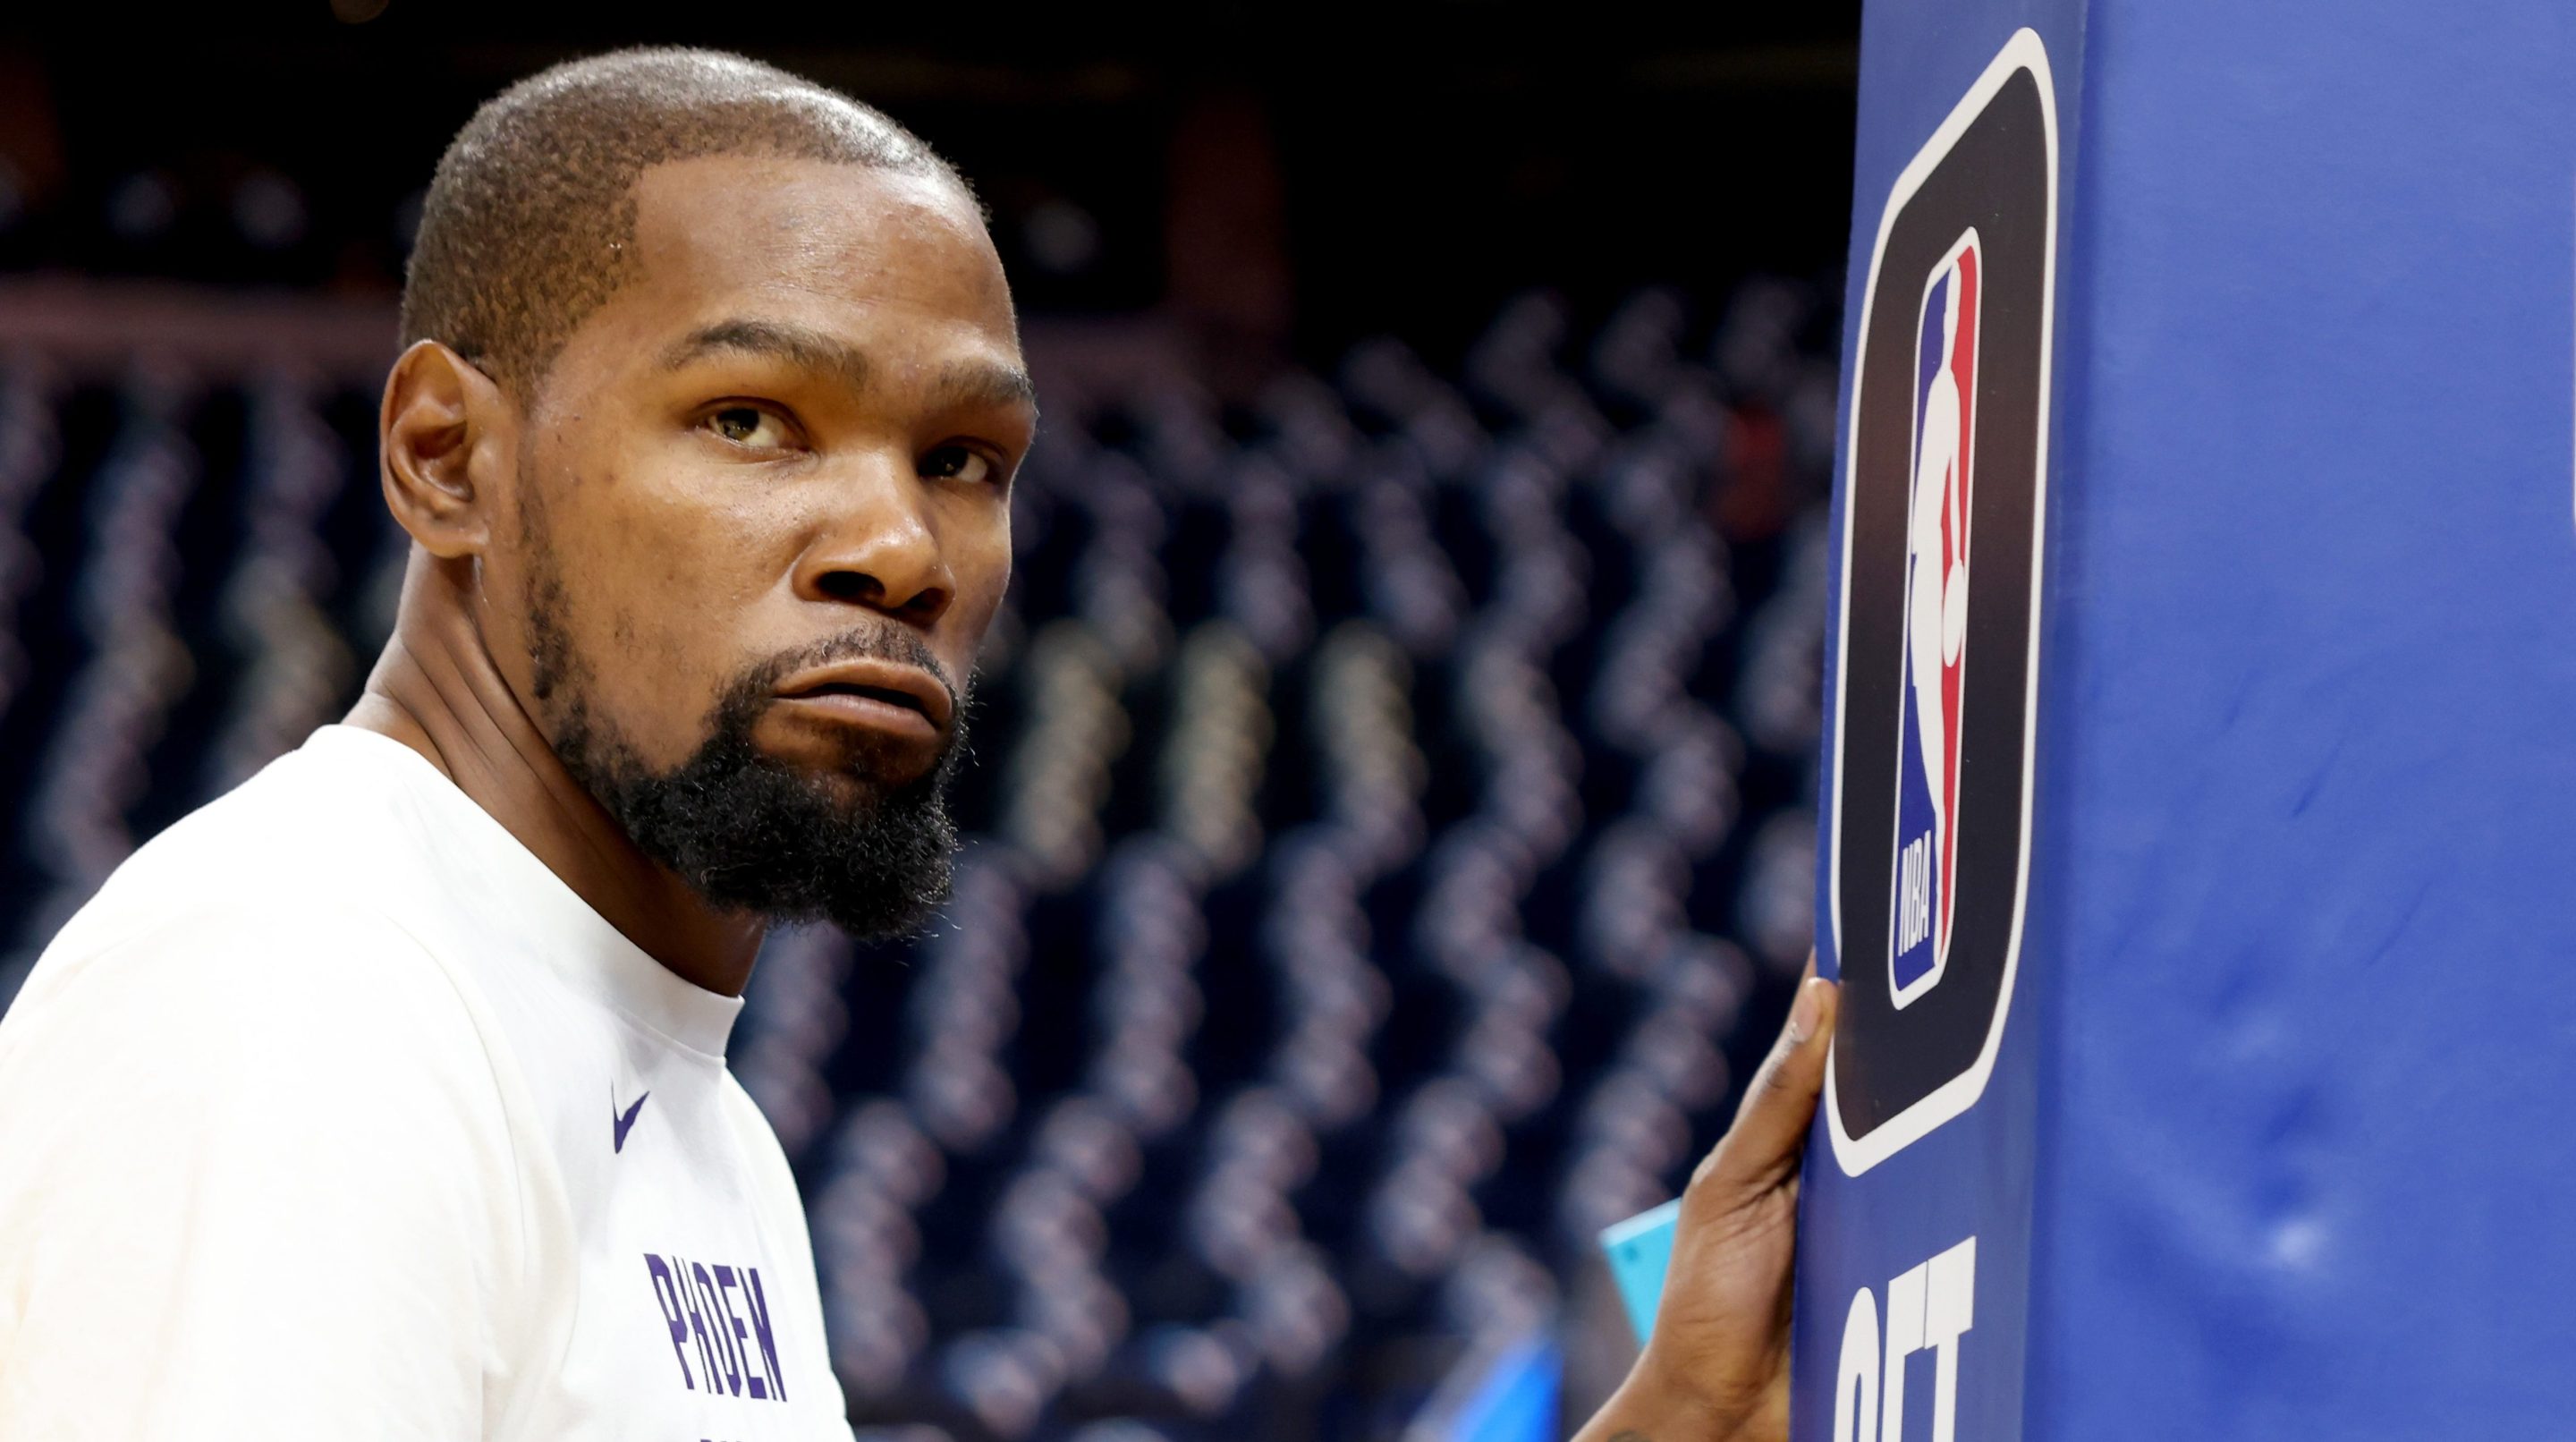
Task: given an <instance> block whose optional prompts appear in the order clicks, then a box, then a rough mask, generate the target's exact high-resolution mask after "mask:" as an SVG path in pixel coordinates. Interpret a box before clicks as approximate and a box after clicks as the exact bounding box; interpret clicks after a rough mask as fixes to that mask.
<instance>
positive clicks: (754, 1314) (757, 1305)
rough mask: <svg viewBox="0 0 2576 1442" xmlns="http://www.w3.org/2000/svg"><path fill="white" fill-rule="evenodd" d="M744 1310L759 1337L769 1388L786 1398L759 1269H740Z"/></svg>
mask: <svg viewBox="0 0 2576 1442" xmlns="http://www.w3.org/2000/svg"><path fill="white" fill-rule="evenodd" d="M742 1284H743V1290H742V1295H743V1299H744V1302H745V1308H744V1310H746V1311H748V1312H750V1313H751V1330H752V1334H753V1335H754V1336H756V1337H758V1338H759V1339H760V1360H761V1361H762V1362H763V1363H765V1364H767V1366H768V1369H769V1390H770V1393H771V1395H773V1396H775V1397H776V1398H777V1399H778V1400H779V1401H781V1402H784V1401H786V1400H787V1375H786V1374H785V1373H783V1372H781V1371H779V1370H778V1339H777V1337H775V1336H773V1335H772V1334H771V1333H770V1330H769V1294H768V1293H766V1292H763V1291H762V1290H761V1289H760V1269H759V1268H758V1267H745V1268H743V1269H742Z"/></svg>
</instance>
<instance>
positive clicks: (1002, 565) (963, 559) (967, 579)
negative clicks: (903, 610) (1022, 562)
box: [941, 503, 1011, 662]
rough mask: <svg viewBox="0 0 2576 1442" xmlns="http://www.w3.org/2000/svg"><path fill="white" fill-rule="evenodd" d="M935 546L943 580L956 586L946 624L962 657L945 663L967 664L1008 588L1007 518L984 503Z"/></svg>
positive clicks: (1003, 513)
mask: <svg viewBox="0 0 2576 1442" xmlns="http://www.w3.org/2000/svg"><path fill="white" fill-rule="evenodd" d="M941 540H942V544H943V545H944V546H945V547H946V549H947V551H948V570H949V574H950V576H952V577H953V578H954V579H955V581H956V583H957V599H956V601H955V602H954V603H953V604H952V605H951V606H950V608H949V620H950V621H951V622H952V623H953V626H954V630H955V632H956V633H957V639H958V641H959V644H960V645H961V646H962V647H963V649H964V652H965V654H964V656H963V657H962V658H947V659H952V660H955V659H962V660H964V661H967V662H972V661H973V660H974V654H975V652H976V650H977V649H979V648H980V647H981V646H982V644H983V640H984V633H985V631H987V630H988V629H990V628H991V626H992V624H993V617H994V614H995V613H996V612H998V611H1000V610H1001V608H1002V598H1003V596H1004V595H1006V594H1007V593H1008V592H1009V591H1010V588H1011V521H1010V512H1009V511H1008V510H1007V509H1006V508H1002V507H998V506H993V505H990V504H989V503H988V504H987V505H986V506H984V507H983V509H982V510H981V511H979V512H978V513H976V514H973V515H970V516H967V517H964V518H962V519H961V521H960V522H959V523H958V524H956V525H953V526H952V527H950V528H949V529H948V530H947V533H946V534H945V535H943V536H942V538H941Z"/></svg>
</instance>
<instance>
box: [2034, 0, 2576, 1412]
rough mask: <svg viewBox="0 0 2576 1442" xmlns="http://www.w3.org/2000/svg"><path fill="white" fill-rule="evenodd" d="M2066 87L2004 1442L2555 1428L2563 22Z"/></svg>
mask: <svg viewBox="0 0 2576 1442" xmlns="http://www.w3.org/2000/svg"><path fill="white" fill-rule="evenodd" d="M2086 49H2087V59H2086V64H2087V71H2086V76H2085V81H2084V97H2085V114H2084V122H2083V127H2082V140H2081V152H2080V154H2078V155H2077V156H2076V157H2075V158H2074V162H2075V163H2074V165H2073V167H2072V170H2071V174H2070V179H2071V180H2072V182H2073V187H2074V188H2073V195H2074V197H2075V201H2076V203H2075V206H2074V208H2073V210H2072V212H2071V213H2070V215H2069V217H2068V220H2069V226H2068V240H2069V242H2070V243H2069V245H2068V247H2067V248H2066V250H2065V251H2064V253H2063V255H2064V259H2063V264H2064V267H2065V268H2064V270H2063V271H2062V273H2061V279H2062V288H2061V305H2060V325H2061V329H2060V332H2059V335H2060V342H2059V347H2060V352H2061V355H2063V356H2064V357H2065V358H2066V359H2067V361H2068V362H2069V364H2068V366H2067V368H2066V369H2065V370H2063V371H2062V372H2061V390H2060V395H2059V404H2060V416H2061V420H2062V424H2061V427H2060V443H2061V446H2062V448H2063V449H2062V455H2063V457H2064V461H2063V465H2062V468H2061V470H2060V472H2059V480H2058V489H2057V490H2056V492H2055V496H2056V504H2057V506H2058V510H2059V514H2058V517H2057V520H2058V523H2059V524H2058V526H2057V527H2056V529H2055V531H2054V534H2053V541H2052V543H2053V545H2054V547H2055V554H2054V557H2053V560H2052V576H2051V580H2052V586H2051V591H2052V604H2053V606H2054V608H2055V612H2056V616H2055V622H2054V629H2053V630H2052V632H2051V634H2050V637H2049V645H2050V648H2051V649H2050V654H2049V655H2048V658H2047V666H2048V672H2047V674H2048V678H2049V679H2048V683H2047V687H2046V692H2045V697H2046V706H2047V710H2046V713H2045V722H2046V725H2047V726H2048V728H2049V729H2048V732H2047V735H2048V736H2049V738H2050V744H2049V747H2048V749H2047V750H2046V751H2044V752H2043V763H2042V768H2041V776H2042V782H2041V792H2040V797H2039V806H2040V812H2041V816H2042V821H2041V826H2040V830H2039V835H2038V849H2039V857H2040V862H2039V864H2038V865H2037V866H2035V869H2034V872H2033V878H2032V888H2031V905H2032V912H2031V924H2032V931H2033V935H2034V936H2036V937H2040V938H2045V939H2046V941H2047V944H2048V945H2050V946H2051V947H2052V948H2053V949H2054V950H2055V952H2056V954H2057V956H2058V965H2057V970H2056V974H2055V981H2054V984H2053V987H2052V988H2051V990H2050V992H2049V993H2048V994H2047V996H2046V1004H2047V1006H2048V1007H2049V1009H2050V1014H2049V1015H2048V1017H2047V1021H2048V1034H2047V1036H2046V1038H2045V1041H2044V1043H2043V1047H2042V1057H2043V1075H2044V1077H2045V1083H2044V1085H2043V1086H2042V1088H2041V1098H2042V1101H2041V1110H2040V1132H2041V1136H2040V1142H2039V1153H2038V1154H2039V1158H2040V1172H2039V1188H2038V1194H2037V1244H2036V1250H2035V1253H2034V1258H2033V1267H2032V1274H2033V1288H2034V1293H2033V1298H2032V1329H2031V1332H2032V1342H2031V1349H2032V1350H2031V1357H2030V1374H2029V1407H2030V1411H2029V1417H2030V1420H2031V1427H2030V1435H2032V1436H2035V1437H2064V1438H2086V1439H2116V1438H2156V1439H2167V1438H2173V1437H2194V1438H2245V1439H2257V1438H2261V1439H2271V1438H2280V1437H2368V1438H2374V1439H2382V1438H2428V1439H2430V1438H2442V1439H2454V1438H2485V1437H2505V1436H2561V1435H2566V1433H2567V1429H2568V1427H2569V1425H2570V1423H2569V1420H2568V1419H2569V1417H2570V1415H2571V1410H2576V1373H2571V1370H2570V1369H2569V1367H2568V1364H2567V1363H2568V1358H2569V1357H2570V1356H2571V1355H2576V1306H2571V1304H2570V1299H2571V1298H2576V1227H2570V1226H2568V1225H2566V1224H2565V1222H2564V1221H2563V1219H2562V1218H2561V1217H2560V1216H2559V1213H2560V1212H2561V1211H2562V1209H2563V1201H2562V1198H2563V1196H2564V1194H2565V1191H2566V1188H2567V1187H2568V1185H2569V1183H2570V1182H2571V1181H2576V1128H2572V1127H2571V1126H2570V1123H2569V1120H2568V1113H2567V1106H2568V1100H2567V1099H2568V1098H2569V1097H2570V1096H2571V1095H2576V988H2571V987H2570V986H2569V985H2567V984H2565V983H2563V982H2562V980H2561V978H2562V977H2563V976H2565V975H2566V974H2567V973H2568V972H2569V971H2570V969H2571V967H2576V905H2571V897H2576V888H2571V885H2570V881H2571V879H2576V815H2571V812H2576V522H2571V495H2572V494H2576V493H2571V442H2570V435H2571V424H2576V420H2572V419H2571V414H2570V409H2571V408H2570V394H2571V389H2576V376H2571V367H2570V350H2571V344H2576V341H2571V334H2576V325H2571V317H2576V288H2571V274H2572V273H2576V238H2571V237H2572V236H2576V219H2572V218H2576V7H2570V6H2568V5H2566V4H2564V3H2560V0H2481V3H2477V4H2472V5H2461V6H2440V5H2429V4H2422V3H2397V0H2302V3H2283V0H2273V3H2267V4H2262V5H2246V4H2239V3H2222V0H2097V3H2095V4H2093V6H2092V7H2091V14H2090V19H2089V22H2088V28H2087V32H2086Z"/></svg>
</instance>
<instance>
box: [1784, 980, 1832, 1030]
mask: <svg viewBox="0 0 2576 1442" xmlns="http://www.w3.org/2000/svg"><path fill="white" fill-rule="evenodd" d="M1824 1004H1825V985H1824V983H1823V982H1820V981H1818V980H1816V979H1815V978H1814V977H1809V978H1807V979H1806V980H1805V981H1803V982H1800V983H1799V984H1798V999H1797V1000H1796V1001H1793V1002H1791V1003H1790V1004H1789V1045H1791V1046H1793V1047H1800V1046H1805V1045H1806V1044H1807V1038H1809V1037H1811V1036H1814V1035H1815V1034H1816V1013H1817V1012H1818V1011H1820V1010H1822V1009H1823V1007H1824Z"/></svg>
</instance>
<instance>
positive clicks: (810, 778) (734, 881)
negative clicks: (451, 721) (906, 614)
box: [530, 586, 968, 940]
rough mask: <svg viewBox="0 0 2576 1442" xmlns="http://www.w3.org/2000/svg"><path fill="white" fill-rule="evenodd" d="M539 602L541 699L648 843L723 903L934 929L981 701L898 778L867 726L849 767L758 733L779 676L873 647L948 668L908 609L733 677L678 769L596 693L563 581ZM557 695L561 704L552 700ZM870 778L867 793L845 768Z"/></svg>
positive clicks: (606, 795)
mask: <svg viewBox="0 0 2576 1442" xmlns="http://www.w3.org/2000/svg"><path fill="white" fill-rule="evenodd" d="M538 589H539V592H540V594H539V595H538V596H536V597H532V598H531V599H532V600H536V601H538V602H539V604H537V605H534V606H532V607H531V608H530V625H531V631H532V635H533V639H534V640H535V647H534V650H535V654H536V663H537V664H536V671H537V680H536V686H535V688H534V689H535V691H536V699H537V701H538V703H539V706H540V709H541V710H544V711H549V712H554V713H556V714H555V715H554V717H553V719H554V721H555V727H554V730H555V742H554V749H555V755H556V756H557V757H558V758H559V759H561V760H562V762H563V764H564V769H566V770H568V771H570V772H571V773H572V775H573V778H574V779H575V780H577V781H579V782H580V783H581V784H582V785H583V786H584V787H586V788H587V789H588V790H589V792H590V794H591V795H592V796H593V797H595V798H596V799H597V800H598V802H599V804H600V805H601V806H602V807H604V808H606V809H607V811H608V814H609V815H610V816H613V817H615V818H616V819H617V824H618V825H619V826H621V827H623V828H625V831H626V834H627V836H628V837H629V838H630V839H632V840H633V841H634V843H635V844H636V846H637V847H638V848H640V849H641V850H642V851H643V852H644V854H645V855H647V856H650V857H651V858H653V859H654V860H655V861H657V862H660V863H661V864H662V865H664V866H666V867H668V868H670V869H671V870H672V871H673V872H674V873H676V874H677V875H678V876H679V877H680V879H681V880H682V881H684V882H686V883H687V884H688V885H689V887H690V888H691V889H692V890H694V891H696V892H697V893H698V895H700V896H701V897H704V898H705V899H706V900H707V902H708V903H709V904H710V905H713V906H716V907H719V908H721V909H724V910H728V911H747V912H751V913H753V914H755V915H758V916H763V917H767V918H769V919H771V920H773V921H786V922H807V921H829V922H831V923H832V924H834V925H836V926H838V927H840V928H841V929H842V930H844V931H846V932H848V933H849V934H850V935H852V936H854V937H858V938H861V939H868V940H872V939H882V938H888V937H895V936H902V935H906V934H909V933H911V932H913V931H916V930H918V929H919V928H920V927H921V926H922V925H923V924H924V923H926V922H928V921H929V920H930V918H931V917H932V916H933V915H934V914H935V913H936V912H937V911H938V909H939V906H940V903H942V902H944V901H946V900H947V899H948V887H949V873H950V864H951V860H952V858H953V857H954V856H955V854H956V851H957V827H956V823H955V822H954V821H953V820H951V819H950V817H949V814H948V782H949V778H950V776H951V775H952V774H953V773H954V772H955V771H956V769H957V763H958V760H959V759H960V758H961V757H962V756H964V755H965V739H966V705H967V700H968V697H967V696H966V695H965V694H962V693H961V694H959V695H958V697H957V704H956V705H955V706H954V707H953V708H951V709H952V718H951V720H950V723H949V732H948V737H947V740H946V742H945V744H944V746H943V749H942V750H941V752H940V756H939V760H938V762H937V764H935V765H933V766H932V767H931V768H930V770H928V771H927V772H924V773H923V774H922V775H921V776H919V777H917V778H915V779H913V780H910V781H906V782H902V783H900V784H897V785H892V786H888V785H886V784H885V783H884V782H882V781H880V780H878V779H877V778H878V777H880V776H881V775H882V774H883V771H884V766H885V764H886V763H887V761H888V760H889V759H890V749H889V748H888V747H886V746H884V745H882V744H880V743H877V742H875V741H874V740H873V739H870V738H864V737H862V738H859V739H855V740H854V741H853V742H852V744H851V747H850V750H849V764H848V766H847V767H846V769H845V772H844V776H843V777H842V778H825V777H818V776H814V775H812V774H809V773H806V772H801V771H798V770H796V769H795V768H793V767H789V766H786V765H783V764H781V763H780V762H778V761H776V760H773V759H772V758H770V757H769V756H768V755H766V754H764V753H763V752H762V751H761V750H760V748H759V747H758V746H756V745H754V744H753V742H752V739H751V731H752V727H753V726H754V724H756V723H757V722H758V721H759V719H760V714H761V712H762V711H763V710H764V709H766V708H767V707H768V706H769V705H770V704H771V702H772V701H773V699H774V690H773V688H775V687H776V685H777V684H778V682H779V680H780V679H782V678H783V677H785V676H786V675H787V674H788V673H790V672H792V671H796V670H799V669H802V668H804V667H807V666H812V665H818V664H822V663H825V662H829V661H834V660H841V659H847V658H850V657H858V656H872V657H878V658H882V659H886V660H892V661H900V662H905V663H908V664H911V665H915V666H919V667H921V668H922V669H923V670H925V671H928V672H929V673H930V674H932V675H933V676H937V677H939V678H940V679H941V680H942V681H943V682H945V681H946V680H947V674H946V672H945V671H944V670H942V669H941V668H940V666H939V664H938V662H937V660H936V659H935V658H934V657H932V656H931V654H930V649H929V647H927V646H926V645H924V644H923V643H922V641H921V638H920V637H919V636H916V635H914V634H913V633H912V632H910V631H908V630H904V629H902V628H900V627H898V626H896V625H895V624H894V623H891V622H888V623H882V625H881V627H875V628H868V629H864V630H857V631H852V632H850V633H848V634H846V635H843V636H841V637H837V638H834V639H832V640H830V641H826V642H824V643H822V644H820V645H816V646H810V647H807V648H804V649H802V650H800V651H797V652H795V653H793V654H790V655H785V656H779V657H775V658H773V659H771V660H770V661H768V662H766V663H764V664H762V665H760V666H758V667H755V668H753V670H752V671H750V672H749V673H746V674H745V675H743V676H741V677H739V678H737V679H736V680H735V681H734V682H733V683H732V684H731V685H730V686H728V687H727V688H726V689H725V693H724V695H723V696H722V697H721V698H720V699H719V700H718V701H717V703H716V705H715V708H714V710H713V712H712V714H711V716H710V718H709V723H708V736H707V740H706V743H705V744H704V745H702V746H700V747H699V748H698V750H697V753H696V754H695V755H693V756H691V757H690V758H689V759H688V760H686V761H684V762H682V763H680V765H679V766H677V767H675V768H674V769H672V770H670V771H667V772H660V773H657V772H655V771H653V770H652V769H651V768H650V767H648V766H646V765H645V764H644V761H643V759H642V758H641V757H640V756H638V755H637V754H636V752H635V749H634V747H633V746H632V745H630V744H628V743H627V741H626V739H625V738H624V737H623V736H622V735H619V734H618V733H617V732H616V730H615V729H614V727H613V726H611V725H609V724H607V723H606V722H605V721H604V719H603V718H600V717H598V716H596V715H595V714H594V713H593V712H592V710H591V708H590V706H589V705H588V699H589V697H588V692H589V687H588V686H587V685H585V684H582V683H583V682H584V681H585V680H586V679H587V678H586V677H584V676H582V675H581V670H582V668H581V667H580V666H579V665H578V664H576V663H575V661H574V657H573V655H572V650H571V646H570V644H569V642H570V637H569V636H567V635H565V634H564V632H563V630H562V628H561V626H560V624H559V622H558V620H557V618H556V616H555V606H554V605H549V604H545V603H546V602H555V603H558V604H559V603H560V601H561V593H560V592H559V591H557V592H555V593H554V594H552V595H546V594H544V593H545V592H547V591H552V590H553V589H554V588H552V587H545V586H540V587H539V588H538ZM549 702H552V703H554V704H547V703H549ZM850 778H855V779H856V781H857V783H858V785H857V788H856V789H857V792H858V799H857V800H855V801H853V800H851V799H850V798H849V788H847V787H846V786H840V787H836V786H835V784H834V781H835V780H836V779H838V780H847V779H850Z"/></svg>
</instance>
